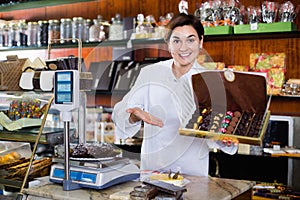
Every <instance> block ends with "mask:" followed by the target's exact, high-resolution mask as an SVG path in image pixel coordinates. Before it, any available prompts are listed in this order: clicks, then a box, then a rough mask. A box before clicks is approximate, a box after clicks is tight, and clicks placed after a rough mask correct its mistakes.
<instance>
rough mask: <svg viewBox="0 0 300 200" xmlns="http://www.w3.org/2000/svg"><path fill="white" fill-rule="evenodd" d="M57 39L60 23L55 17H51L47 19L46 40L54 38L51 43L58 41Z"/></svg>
mask: <svg viewBox="0 0 300 200" xmlns="http://www.w3.org/2000/svg"><path fill="white" fill-rule="evenodd" d="M57 39H60V23H59V20H57V19H51V20H49V27H48V40H49V42H50V41H52V40H55V41H53V43H59V42H60V41H59V40H57Z"/></svg>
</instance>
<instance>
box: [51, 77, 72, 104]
mask: <svg viewBox="0 0 300 200" xmlns="http://www.w3.org/2000/svg"><path fill="white" fill-rule="evenodd" d="M55 80H56V81H55V103H56V104H65V103H73V92H74V91H73V72H72V71H61V72H57V73H55Z"/></svg>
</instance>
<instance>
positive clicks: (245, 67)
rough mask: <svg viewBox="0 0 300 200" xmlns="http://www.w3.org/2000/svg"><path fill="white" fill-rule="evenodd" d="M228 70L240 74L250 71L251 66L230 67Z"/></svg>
mask: <svg viewBox="0 0 300 200" xmlns="http://www.w3.org/2000/svg"><path fill="white" fill-rule="evenodd" d="M227 68H229V69H232V70H234V71H240V72H248V71H249V66H245V65H228V66H227Z"/></svg>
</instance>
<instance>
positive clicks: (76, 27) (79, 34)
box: [72, 17, 84, 43]
mask: <svg viewBox="0 0 300 200" xmlns="http://www.w3.org/2000/svg"><path fill="white" fill-rule="evenodd" d="M72 27H73V30H72V37H73V38H77V39H80V40H81V41H82V39H83V29H84V19H83V18H82V17H73V26H72ZM73 42H74V43H75V42H76V40H73Z"/></svg>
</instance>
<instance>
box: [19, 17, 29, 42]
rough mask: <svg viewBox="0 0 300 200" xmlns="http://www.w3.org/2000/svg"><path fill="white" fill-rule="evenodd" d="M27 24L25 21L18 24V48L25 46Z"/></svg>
mask: <svg viewBox="0 0 300 200" xmlns="http://www.w3.org/2000/svg"><path fill="white" fill-rule="evenodd" d="M27 28H28V27H27V23H26V22H25V21H21V22H19V38H20V42H19V44H18V46H27V40H28V31H27Z"/></svg>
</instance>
